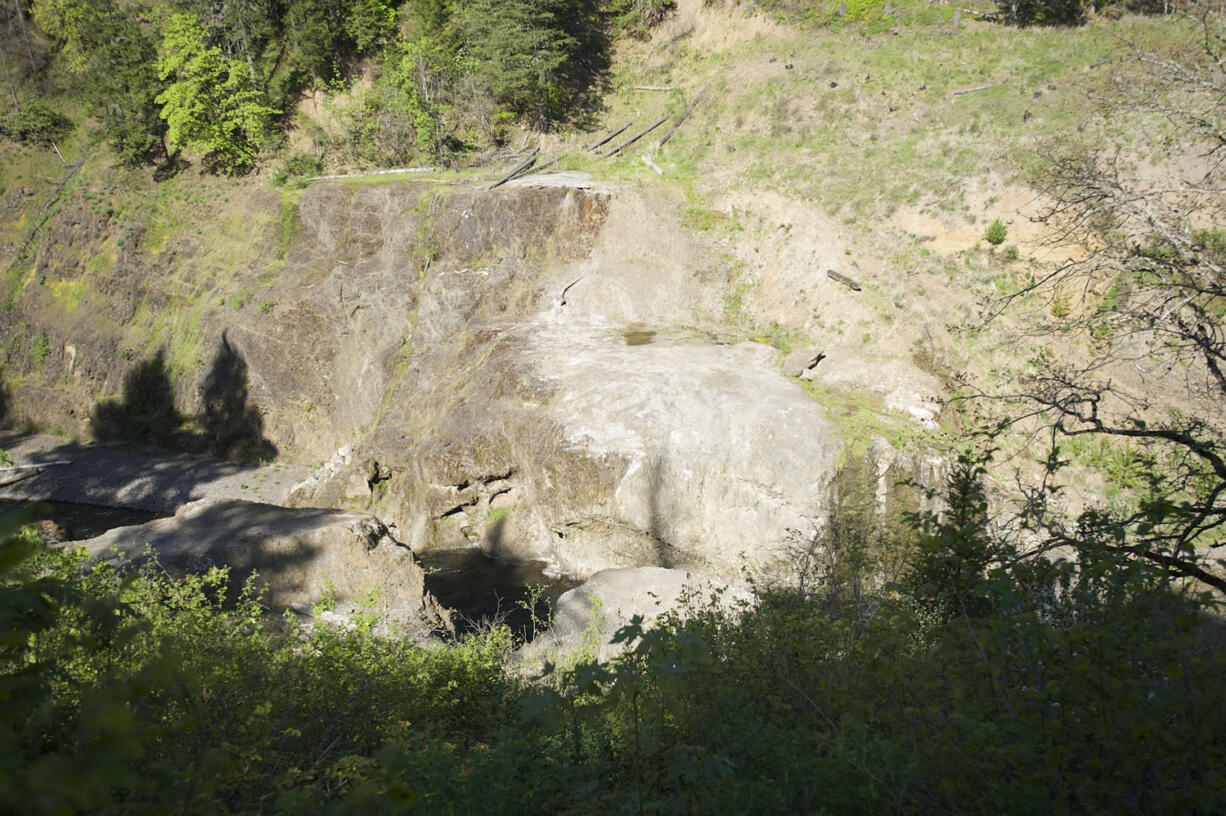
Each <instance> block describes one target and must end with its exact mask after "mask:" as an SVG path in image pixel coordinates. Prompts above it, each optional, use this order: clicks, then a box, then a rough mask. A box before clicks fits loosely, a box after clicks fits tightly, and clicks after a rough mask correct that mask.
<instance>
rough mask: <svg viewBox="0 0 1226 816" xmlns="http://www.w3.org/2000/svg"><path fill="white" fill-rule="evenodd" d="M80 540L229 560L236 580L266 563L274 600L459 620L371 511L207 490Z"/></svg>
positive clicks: (112, 554) (411, 620)
mask: <svg viewBox="0 0 1226 816" xmlns="http://www.w3.org/2000/svg"><path fill="white" fill-rule="evenodd" d="M79 546H84V547H85V548H86V549H88V550H89V552H90V553H91V554H92V555H94V556H95V557H98V558H105V559H108V560H112V561H115V560H120V559H122V560H124V561H125V562H126V563H138V562H139V561H140V560H141V559H143V558H144V557H145V553H146V548H147V547H148V548H151V549H152V551H153V553H154V554H155V555H156V557H157V560H158V563H159V564H160V565H161V566H162V567H163V568H164V569H165V570H166V571H167V572H168V573H169V574H170V575H172V576H175V577H178V576H182V575H186V574H189V573H195V572H203V571H204V570H207V569H209V568H210V567H213V566H223V565H224V566H229V567H230V579H231V588H236V587H241V586H242V585H243V583H244V582H245V581H246V579H247V577H248V576H250V575H251V573H252V572H258V573H259V580H260V582H261V583H262V584H263V585H264V586H265V587H267V589H268V595H267V598H268V601H269V602H270V603H272V604H274V605H276V606H281V607H290V606H293V607H295V608H301V607H302V606H303V605H305V606H310V605H311V604H314V603H318V602H320V601H322V600H332V601H335V604H336V611H338V612H340V613H342V614H345V613H349V612H353V611H355V610H357V609H359V608H363V609H366V610H368V611H370V612H373V613H375V614H378V615H380V616H382V617H384V618H386V619H388V620H389V621H391V622H393V623H394V624H395V626H396V627H397V628H402V629H403V630H405V631H407V632H408V633H410V634H414V635H418V636H424V635H426V634H428V633H429V632H431V631H435V630H439V629H443V630H447V629H450V628H451V624H450V620H449V618H448V616H447V613H446V612H445V611H444V610H442V609H441V608H440V607H439V605H438V603H437V602H436V601H435V599H434V598H433V596H431V595H430V594H429V593H428V592H427V591H426V587H425V574H424V573H423V572H422V568H421V566H420V565H419V564H418V563H417V561H416V559H415V558H414V557H413V554H412V552H410V551H409V550H408V549H407V548H406V547H404V546H403V545H401V544H399V543H398V542H396V541H395V540H394V539H393V538H392V537H391V536H390V535H389V534H388V531H387V528H386V527H385V526H384V525H383V524H382V522H380V521H379V520H378V519H376V518H374V517H372V516H367V515H361V514H358V513H345V512H341V511H337V510H314V509H288V508H283V507H275V506H273V505H268V504H256V503H252V502H242V501H229V500H208V499H206V500H203V501H198V502H193V503H191V504H187V505H184V506H183V507H182V508H181V509H180V510H179V512H177V513H176V514H175V515H174V516H173V517H171V518H165V519H157V520H155V521H151V522H149V523H147V524H142V525H138V526H136V527H119V528H117V529H114V530H111V531H109V532H107V533H104V534H103V535H100V536H98V537H96V538H91V539H88V540H86V541H83V542H79Z"/></svg>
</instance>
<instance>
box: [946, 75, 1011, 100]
mask: <svg viewBox="0 0 1226 816" xmlns="http://www.w3.org/2000/svg"><path fill="white" fill-rule="evenodd" d="M1011 79H1013V77H1009V78H1008V79H1002V80H1001V81H1000V82H989V83H988V84H987V85H976V86H975V87H974V88H963V89H962V90H960V91H953V92H952V93H950V96H962V94H968V93H975V92H976V91H986V90H988V89H989V88H996V87H998V86H1000V85H1004V84H1005V83H1006V82H1009V80H1011Z"/></svg>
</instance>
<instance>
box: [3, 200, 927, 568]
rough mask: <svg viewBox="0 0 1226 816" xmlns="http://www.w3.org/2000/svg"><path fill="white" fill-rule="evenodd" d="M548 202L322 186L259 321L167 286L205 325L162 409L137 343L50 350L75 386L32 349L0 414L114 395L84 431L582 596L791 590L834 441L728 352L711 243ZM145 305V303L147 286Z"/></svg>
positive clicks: (811, 415) (653, 222)
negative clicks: (274, 465)
mask: <svg viewBox="0 0 1226 816" xmlns="http://www.w3.org/2000/svg"><path fill="white" fill-rule="evenodd" d="M541 183H542V182H540V181H533V180H531V179H529V180H527V181H524V182H516V183H512V184H510V185H507V186H506V187H504V188H500V189H499V190H495V191H485V190H477V189H473V188H462V187H456V186H440V185H430V184H423V183H392V184H379V185H350V184H344V183H321V184H317V185H315V186H313V187H311V188H310V189H308V190H307V191H306V192H305V194H304V196H303V198H302V201H301V203H300V205H299V207H298V211H297V216H296V219H297V220H296V222H295V224H294V230H293V239H292V241H291V242H290V244H289V249H288V252H287V253H285V255H284V257H283V258H281V259H280V260H278V258H277V255H276V249H275V241H273V243H272V244H271V246H272V249H270V250H269V254H268V256H267V261H268V264H269V270H271V271H269V270H265V269H255V268H253V269H252V270H251V271H250V272H249V277H248V278H246V279H243V280H250V281H260V280H263V281H265V282H264V283H260V284H259V285H258V287H257V288H255V289H254V290H250V291H251V292H253V294H251V295H250V297H253V298H254V299H255V300H256V302H266V303H269V304H275V308H270V309H255V308H242V309H237V310H236V309H234V308H231V307H230V306H228V305H226V303H227V301H226V299H225V296H224V293H221V295H219V290H218V289H217V288H216V287H217V286H220V284H216V283H215V281H214V277H213V275H212V273H211V272H209V271H208V270H207V269H195V267H193V266H192V263H193V262H192V259H191V258H190V257H184V258H181V259H180V260H179V264H180V265H179V267H178V268H177V269H176V274H177V275H178V276H179V277H178V279H177V280H176V281H174V282H167V283H165V285H166V286H167V287H170V286H172V285H173V286H176V287H179V290H182V291H189V292H190V291H191V287H192V286H196V287H199V290H200V292H201V293H202V294H201V295H200V297H199V298H198V299H197V300H195V301H193V302H195V303H204V304H206V306H204V307H202V308H203V309H204V311H203V313H202V314H201V315H200V318H199V320H198V322H197V323H195V324H192V325H196V326H197V327H198V328H196V329H194V331H196V333H197V334H195V335H192V334H191V333H190V332H188V331H187V329H184V334H183V335H182V336H181V337H179V340H180V341H183V340H184V338H187V339H192V338H194V340H193V342H195V343H196V347H197V348H199V349H201V350H202V354H201V355H200V370H199V371H198V372H196V373H194V374H193V373H188V374H179V375H177V377H176V379H175V382H174V384H173V386H174V387H173V389H172V388H171V387H170V386H169V385H163V384H161V381H160V380H159V379H158V377H159V375H160V374H161V370H160V369H159V367H158V366H159V364H160V363H162V359H163V358H162V357H161V356H160V355H161V352H159V353H158V356H156V357H154V358H152V359H151V360H146V361H143V362H142V361H139V360H136V359H134V360H132V361H130V363H128V364H122V363H121V362H120V361H118V360H117V358H116V357H115V349H116V348H117V347H119V346H120V345H122V343H123V342H129V343H130V342H132V340H131V336H130V333H131V332H132V331H135V329H126V330H125V331H128V332H129V335H128V339H127V340H122V339H121V337H120V335H119V334H116V335H115V336H110V335H108V336H106V337H103V338H102V339H100V340H98V341H97V342H94V341H93V340H89V339H88V338H84V339H79V340H74V338H73V337H62V338H61V337H59V336H58V335H56V336H55V340H56V342H53V343H51V346H52V347H53V348H58V349H61V351H62V350H63V349H66V348H68V347H69V346H70V345H71V347H72V349H73V353H72V358H71V371H69V370H68V369H66V368H63V367H64V366H65V365H67V363H65V362H64V360H66V359H67V356H66V355H67V352H66V351H63V352H62V353H60V354H58V356H57V355H56V354H55V353H52V354H50V355H49V358H48V359H49V360H50V362H49V363H48V365H49V366H51V368H49V369H48V370H49V372H50V373H51V375H53V376H52V378H49V379H48V380H47V382H56V383H58V384H56V385H48V386H46V387H45V388H44V390H45V391H46V393H45V394H43V393H42V392H36V391H35V390H34V389H33V388H28V389H25V390H20V391H19V392H16V393H15V394H14V402H15V404H16V405H17V407H18V409H19V411H18V413H21V412H22V411H24V412H25V413H26V414H27V415H28V414H30V413H33V412H37V411H38V410H40V408H39V404H35V403H38V401H39V400H41V401H42V402H43V403H47V404H48V405H50V403H51V402H52V401H54V400H58V401H59V402H60V403H62V404H66V405H71V404H84V405H85V406H88V404H89V400H90V399H92V400H95V401H96V400H98V399H99V397H100V396H101V394H102V393H109V394H115V393H117V392H118V391H119V386H118V383H120V382H124V383H125V384H127V385H131V386H133V387H131V388H127V391H126V392H125V401H124V402H123V403H122V404H121V403H120V402H117V401H114V400H113V401H112V402H111V403H108V404H107V406H104V407H106V408H107V410H106V411H101V410H98V409H96V408H95V409H94V410H93V414H92V418H93V419H94V420H95V422H94V424H95V425H96V424H97V420H99V419H106V420H107V421H108V422H109V423H111V424H112V425H114V426H115V427H117V428H119V429H121V430H122V429H123V428H124V425H123V422H124V421H125V419H126V418H127V416H128V415H127V414H126V413H125V411H128V410H129V408H130V407H131V406H129V403H133V404H134V405H135V407H136V408H138V409H139V410H138V411H137V412H136V413H137V414H138V418H139V419H140V422H141V423H144V424H143V425H142V424H138V425H137V426H136V431H138V432H139V431H142V429H144V427H145V425H151V424H159V423H160V424H162V425H167V424H169V425H175V427H177V428H179V430H178V431H176V433H175V434H174V435H172V436H171V437H168V439H169V441H170V442H182V443H184V444H189V445H190V446H194V448H195V449H198V450H207V451H210V452H214V453H218V452H221V453H231V455H235V454H236V453H238V454H242V453H244V452H246V453H247V454H248V455H250V454H253V453H255V454H259V455H264V454H265V453H266V452H270V451H276V453H277V455H278V457H279V458H280V459H281V461H286V462H291V463H296V464H311V465H317V464H318V463H319V462H326V463H327V464H326V465H325V466H324V467H322V468H320V470H319V471H318V472H317V473H316V474H315V476H313V477H312V478H310V479H308V480H307V481H306V482H304V483H302V484H301V485H300V486H299V487H298V488H297V489H296V490H295V491H294V493H293V494H292V496H291V499H290V501H291V503H293V504H296V505H299V506H315V507H345V508H350V509H354V510H362V511H369V512H372V513H374V514H376V515H377V516H378V517H379V518H381V519H383V520H384V521H386V522H387V523H388V524H389V525H390V526H391V528H392V530H393V532H394V533H395V535H396V537H397V538H398V539H399V540H401V541H404V542H406V543H407V544H408V545H409V546H411V547H412V548H413V549H414V550H417V551H421V550H424V549H427V548H431V547H446V546H463V545H468V544H476V543H479V544H480V545H481V546H482V547H484V548H485V549H486V550H488V551H489V552H491V553H492V554H494V555H497V556H500V557H505V558H512V559H528V558H535V559H544V560H546V561H548V562H550V563H551V564H552V565H553V566H554V568H555V569H557V570H559V571H564V572H568V573H571V574H574V575H580V576H587V575H591V574H593V573H595V572H597V571H599V570H602V569H606V568H611V567H631V566H641V565H654V566H662V567H670V568H676V569H685V570H694V571H699V572H702V573H705V574H709V575H712V576H715V577H719V578H722V579H724V580H739V579H741V578H742V577H743V576H744V575H745V574H746V573H748V574H750V575H771V576H776V577H779V576H784V575H787V574H788V573H789V571H790V570H791V568H792V565H793V563H794V560H795V554H796V552H797V550H798V549H803V548H804V547H805V546H807V545H808V544H809V543H810V542H812V541H814V540H815V539H816V538H817V537H818V534H819V533H820V531H821V530H822V529H823V528H824V526H825V525H826V524H827V522H828V516H829V512H830V511H829V507H830V502H831V497H832V493H833V490H834V488H833V487H832V486H833V485H834V484H835V477H836V471H837V470H838V469H839V467H840V465H841V463H843V462H844V461H846V459H847V453H846V452H845V451H844V450H843V442H842V441H841V440H842V434H841V433H840V432H839V429H838V428H837V427H836V426H835V425H834V424H833V423H832V422H831V421H830V420H829V419H828V417H827V415H826V413H825V409H824V408H823V407H822V406H821V405H819V404H818V403H817V402H816V401H814V400H813V399H812V398H811V397H810V396H809V395H808V394H807V393H806V392H805V390H804V389H803V388H802V386H801V384H800V383H799V382H798V381H797V380H796V379H793V378H789V377H788V376H785V374H784V373H782V372H781V371H780V361H779V360H778V359H777V353H776V352H775V350H774V349H773V348H771V347H768V346H765V345H761V344H757V343H730V342H728V341H727V340H726V338H727V337H728V332H727V331H726V327H725V325H724V323H723V314H724V312H725V309H726V300H725V295H726V292H727V290H728V286H729V280H730V279H729V278H728V274H729V273H728V271H727V255H726V253H725V251H724V250H725V248H722V247H721V246H717V245H715V244H716V243H717V242H715V241H714V239H710V238H707V237H703V236H695V235H694V233H692V232H691V231H689V230H687V229H686V228H685V227H684V226H683V225H682V224H681V223H680V221H679V216H678V215H677V213H678V212H679V210H680V209H681V208H680V206H679V202H678V201H676V200H674V199H672V198H669V197H667V196H666V195H664V194H660V193H651V192H643V191H639V190H635V189H629V188H622V187H617V186H607V187H602V186H600V185H596V184H592V183H590V182H587V181H585V180H583V179H575V178H572V177H569V176H568V177H565V178H563V179H562V181H561V182H559V183H555V184H551V185H548V186H533V185H540V184H541ZM54 256H55V253H54V252H50V251H49V254H48V257H54ZM121 266H122V264H121ZM116 274H118V272H117V273H116ZM261 276H262V277H261ZM185 281H186V282H185ZM240 282H241V281H240ZM148 283H149V292H146V293H145V295H143V296H144V297H145V298H146V300H149V299H150V298H154V295H156V294H157V292H156V291H154V290H155V289H156V287H157V286H159V285H162V280H161V278H159V277H157V276H150V277H149V280H148ZM253 285H254V284H253ZM209 287H214V288H211V289H210V288H209ZM121 294H122V293H121ZM131 296H132V297H136V295H135V294H132V295H131ZM116 297H119V295H116ZM154 299H156V298H154ZM33 302H34V301H33V300H31V303H33ZM151 302H152V301H150V303H151ZM150 303H146V304H145V306H146V307H147V306H149V305H150ZM207 304H220V305H215V306H214V305H207ZM23 308H24V307H23ZM142 308H145V307H142ZM147 311H148V310H147V309H146V312H147ZM35 317H36V316H35V315H33V313H31V314H30V315H24V314H23V316H22V317H21V319H22V320H34V319H35ZM100 325H101V324H100ZM151 325H153V324H151ZM48 326H49V328H47V329H46V330H47V331H48V333H49V334H50V333H52V332H53V330H54V329H53V327H50V324H48ZM189 328H190V327H189ZM99 331H101V329H99ZM104 334H105V332H104ZM60 341H62V342H60ZM57 342H58V343H59V345H57ZM74 343H75V344H74ZM155 345H156V338H148V339H146V341H145V346H144V347H145V348H148V347H151V346H155ZM210 349H215V350H216V354H214V355H212V359H213V363H212V364H211V366H210V365H209V364H208V360H209V359H210V355H209V354H204V353H203V352H204V351H207V350H210ZM171 352H172V354H171V356H170V357H167V358H166V359H167V364H169V362H172V361H173V360H178V361H179V362H178V363H177V364H178V365H181V364H182V360H181V359H180V358H181V357H182V355H181V354H179V355H178V356H177V357H175V356H174V353H173V352H174V349H171ZM172 358H173V360H172ZM138 363H139V366H138ZM122 365H127V368H122ZM822 365H823V366H827V365H830V364H829V363H823V364H822ZM55 366H59V367H60V368H59V369H56V368H55ZM140 366H143V368H142V367H140ZM60 369H62V370H60ZM832 370H833V369H832ZM134 371H136V372H138V373H139V374H140V375H141V376H140V378H133V376H132V374H133V372H134ZM867 376H868V378H869V379H872V377H871V375H867ZM54 377H58V379H54ZM193 378H194V379H193ZM30 381H31V382H33V379H31V380H30ZM40 382H42V381H40ZM23 388H24V386H23ZM128 392H130V393H128ZM150 394H152V395H154V396H157V397H159V398H160V399H161V401H162V402H168V403H170V402H173V404H167V405H160V404H159V405H155V406H149V405H147V404H145V403H147V402H149V395H150ZM152 409H157V410H152ZM48 410H49V409H48ZM74 410H76V416H78V417H80V416H81V415H82V414H83V413H89V409H88V407H86V408H81V409H74ZM159 412H160V413H159ZM163 420H166V421H165V422H163ZM176 423H178V424H176ZM83 427H85V428H88V427H89V424H88V423H85V425H84V426H83ZM95 430H97V428H95ZM887 458H888V457H887ZM882 461H885V460H882ZM896 469H897V468H896ZM903 469H905V468H903ZM878 476H879V477H880V479H882V480H884V479H885V475H884V474H878ZM883 483H884V482H883Z"/></svg>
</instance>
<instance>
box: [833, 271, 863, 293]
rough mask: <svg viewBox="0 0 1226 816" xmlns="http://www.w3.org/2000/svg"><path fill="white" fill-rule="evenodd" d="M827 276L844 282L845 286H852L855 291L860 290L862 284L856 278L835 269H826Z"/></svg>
mask: <svg viewBox="0 0 1226 816" xmlns="http://www.w3.org/2000/svg"><path fill="white" fill-rule="evenodd" d="M826 277H828V278H830V280H832V281H836V282H838V283H841V284H843V285H844V286H846V287H848V288H850V289H851V290H852V291H853V292H859V291H860V284H858V283H856V282H855V281H854V280H852V279H851V278H849V277H847V276H846V275H844V274H842V273H840V272H835V271H834V270H833V269H827V270H826Z"/></svg>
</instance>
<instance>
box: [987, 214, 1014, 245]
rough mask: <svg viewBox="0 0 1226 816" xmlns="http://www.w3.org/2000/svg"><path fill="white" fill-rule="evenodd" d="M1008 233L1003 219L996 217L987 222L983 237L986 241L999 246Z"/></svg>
mask: <svg viewBox="0 0 1226 816" xmlns="http://www.w3.org/2000/svg"><path fill="white" fill-rule="evenodd" d="M1008 235H1009V228H1008V227H1006V226H1005V224H1004V222H1003V221H1001V220H1000V219H999V218H997V219H996V220H995V221H993V222H992V223H991V224H988V229H987V231H986V232H984V234H983V237H984V238H986V239H987V242H988V243H989V244H991V245H992V246H1000V245H1001V244H1003V243H1004V242H1005V238H1007V237H1008Z"/></svg>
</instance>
